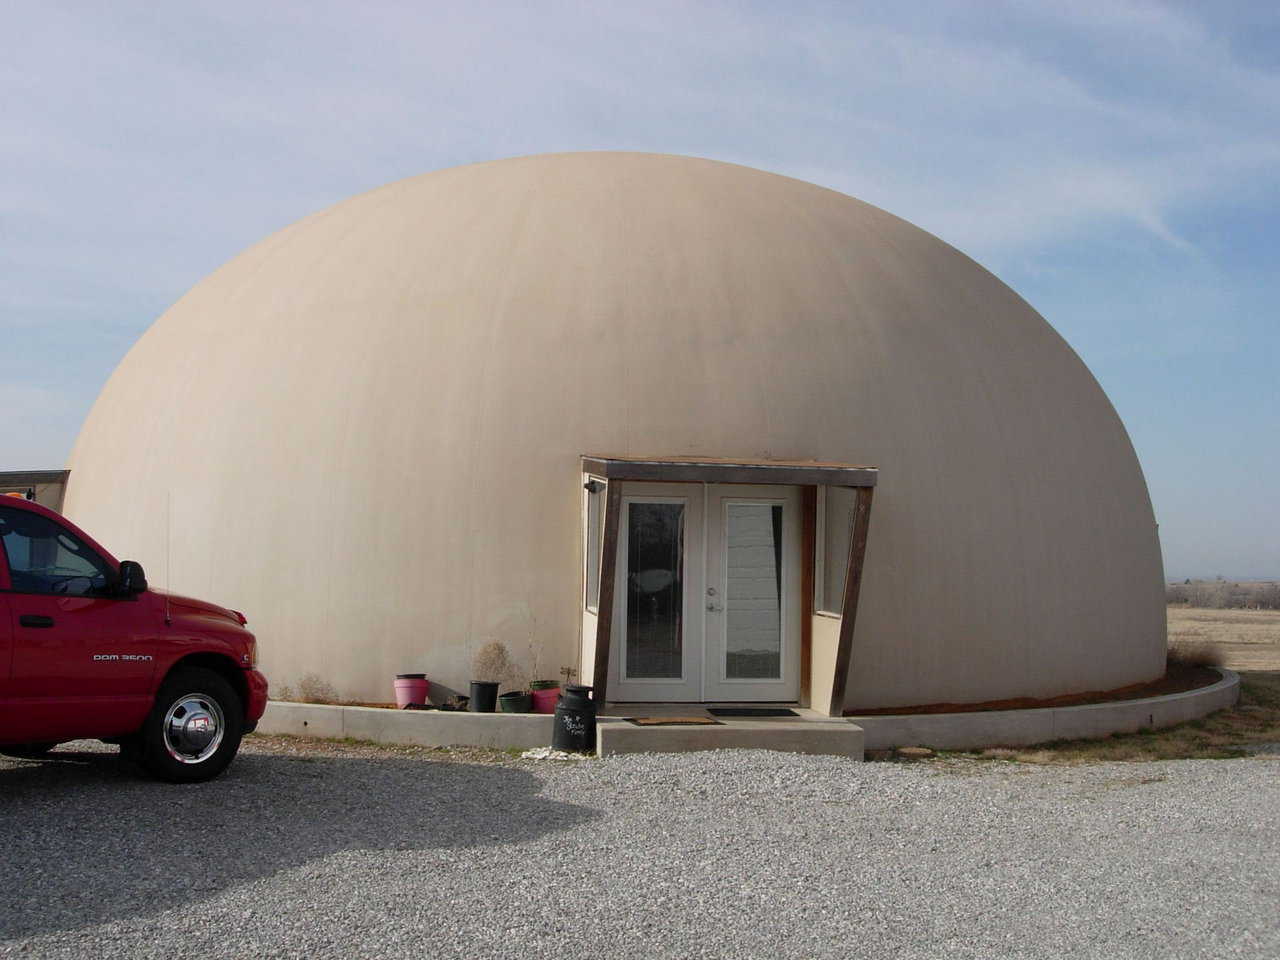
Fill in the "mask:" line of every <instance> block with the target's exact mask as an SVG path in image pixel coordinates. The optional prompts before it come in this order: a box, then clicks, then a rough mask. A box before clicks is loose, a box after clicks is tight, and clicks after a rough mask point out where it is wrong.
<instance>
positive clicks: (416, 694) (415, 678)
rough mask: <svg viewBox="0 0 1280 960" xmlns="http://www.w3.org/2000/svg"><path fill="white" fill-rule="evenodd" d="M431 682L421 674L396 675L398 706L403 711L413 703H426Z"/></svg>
mask: <svg viewBox="0 0 1280 960" xmlns="http://www.w3.org/2000/svg"><path fill="white" fill-rule="evenodd" d="M430 689H431V681H430V680H428V679H427V678H426V675H425V674H421V673H400V674H397V675H396V706H397V707H399V708H400V709H401V710H403V709H404V708H405V707H407V706H408V705H409V704H411V703H426V702H427V691H428V690H430Z"/></svg>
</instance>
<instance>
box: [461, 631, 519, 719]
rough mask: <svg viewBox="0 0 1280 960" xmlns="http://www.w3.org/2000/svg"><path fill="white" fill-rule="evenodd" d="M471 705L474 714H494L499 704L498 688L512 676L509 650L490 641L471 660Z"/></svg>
mask: <svg viewBox="0 0 1280 960" xmlns="http://www.w3.org/2000/svg"><path fill="white" fill-rule="evenodd" d="M471 670H472V676H473V677H474V679H473V680H472V681H471V704H470V709H471V711H472V712H473V713H493V711H494V709H495V707H496V706H497V702H498V687H499V686H501V685H502V682H503V681H504V680H505V679H507V678H508V677H510V676H511V674H512V664H511V657H510V656H508V655H507V648H506V646H505V645H504V644H502V643H500V642H499V641H497V640H490V641H489V642H488V643H486V644H485V645H484V646H482V647H481V648H480V649H479V650H477V651H476V652H475V656H473V657H472V658H471Z"/></svg>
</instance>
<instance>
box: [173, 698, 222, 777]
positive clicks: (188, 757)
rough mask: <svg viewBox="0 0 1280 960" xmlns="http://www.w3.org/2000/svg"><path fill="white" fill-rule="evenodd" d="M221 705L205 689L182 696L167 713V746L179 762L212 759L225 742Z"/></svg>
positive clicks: (196, 761)
mask: <svg viewBox="0 0 1280 960" xmlns="http://www.w3.org/2000/svg"><path fill="white" fill-rule="evenodd" d="M223 728H224V724H223V719H222V707H221V706H219V704H218V701H217V700H215V699H213V697H211V696H209V695H208V694H204V693H189V694H187V695H186V696H184V697H181V698H180V699H179V700H178V701H177V702H175V703H174V704H173V706H171V707H170V708H169V712H168V713H166V714H165V715H164V747H165V749H166V750H168V751H169V756H171V757H173V759H175V760H177V761H178V762H179V763H200V762H202V761H204V760H207V759H209V757H211V756H213V754H214V753H215V752H216V751H217V749H218V746H219V745H220V744H221V743H222V732H223Z"/></svg>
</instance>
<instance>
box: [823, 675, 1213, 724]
mask: <svg viewBox="0 0 1280 960" xmlns="http://www.w3.org/2000/svg"><path fill="white" fill-rule="evenodd" d="M1221 679H1222V675H1221V674H1219V673H1218V671H1216V670H1211V669H1209V668H1208V667H1185V666H1171V667H1169V670H1168V672H1167V673H1165V675H1164V676H1163V677H1161V678H1160V679H1159V680H1153V681H1152V682H1151V683H1131V684H1129V686H1127V687H1117V688H1116V689H1114V690H1094V691H1090V692H1088V693H1071V694H1065V695H1064V696H1061V697H1048V698H1046V699H1043V700H1037V699H1036V698H1034V697H1014V698H1012V699H1010V700H984V701H983V702H982V703H925V704H921V705H919V706H914V707H877V708H874V709H871V710H860V709H856V708H855V709H852V710H845V712H844V715H845V716H846V717H885V716H894V715H897V714H903V713H907V714H910V713H979V712H981V711H984V710H1038V709H1043V708H1046V707H1078V706H1084V705H1085V704H1089V703H1114V702H1116V701H1120V700H1142V699H1145V698H1146V697H1163V696H1166V695H1168V694H1171V693H1185V692H1186V691H1188V690H1197V689H1199V688H1200V687H1207V686H1209V685H1210V684H1213V683H1217V682H1218V681H1219V680H1221Z"/></svg>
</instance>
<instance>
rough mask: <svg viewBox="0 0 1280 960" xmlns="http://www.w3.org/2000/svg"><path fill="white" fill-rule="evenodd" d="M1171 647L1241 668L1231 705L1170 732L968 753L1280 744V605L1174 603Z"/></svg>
mask: <svg viewBox="0 0 1280 960" xmlns="http://www.w3.org/2000/svg"><path fill="white" fill-rule="evenodd" d="M1169 646H1170V649H1171V650H1181V651H1184V652H1190V654H1191V655H1192V656H1193V657H1207V658H1212V659H1216V661H1217V662H1218V663H1220V664H1221V665H1222V666H1224V667H1227V668H1229V669H1231V670H1235V671H1236V672H1237V673H1239V674H1240V702H1239V703H1238V704H1237V705H1236V706H1235V708H1234V709H1231V710H1221V711H1219V712H1218V713H1215V714H1213V715H1211V716H1208V717H1205V718H1203V719H1201V720H1196V721H1193V722H1191V723H1184V724H1182V725H1181V726H1179V727H1171V728H1170V729H1168V730H1147V731H1140V732H1138V733H1132V734H1118V735H1116V736H1112V737H1107V738H1106V739H1104V740H1073V741H1064V742H1061V743H1053V744H1045V745H1043V746H1041V747H1036V748H1026V749H1000V748H997V749H993V750H984V751H981V752H980V753H970V754H965V755H966V756H970V757H979V758H982V759H989V760H1007V761H1015V762H1022V763H1089V762H1093V761H1099V760H1130V761H1143V760H1176V759H1189V758H1197V759H1213V758H1228V757H1239V756H1245V755H1247V754H1249V753H1251V752H1253V751H1255V750H1258V749H1264V750H1268V752H1270V751H1272V750H1276V749H1280V610H1211V609H1205V608H1199V607H1185V606H1171V607H1169Z"/></svg>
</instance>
